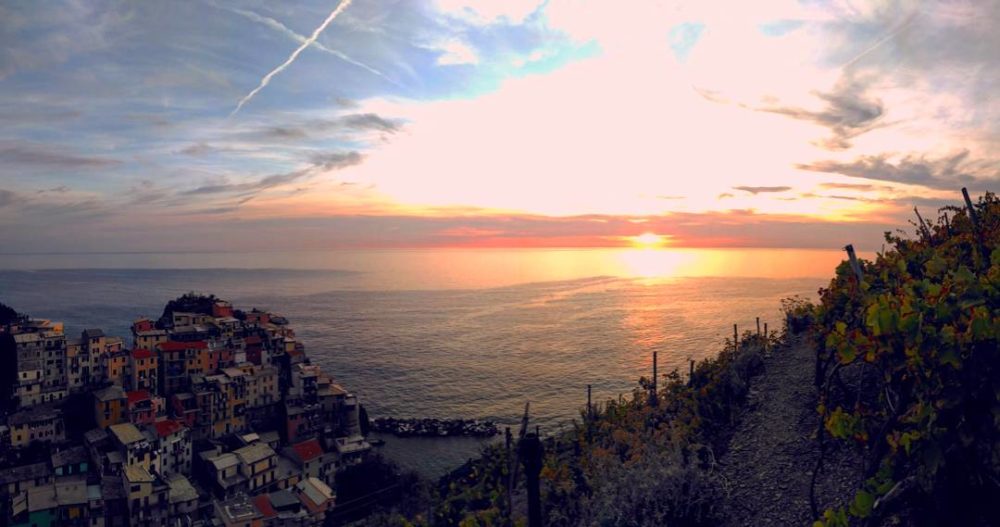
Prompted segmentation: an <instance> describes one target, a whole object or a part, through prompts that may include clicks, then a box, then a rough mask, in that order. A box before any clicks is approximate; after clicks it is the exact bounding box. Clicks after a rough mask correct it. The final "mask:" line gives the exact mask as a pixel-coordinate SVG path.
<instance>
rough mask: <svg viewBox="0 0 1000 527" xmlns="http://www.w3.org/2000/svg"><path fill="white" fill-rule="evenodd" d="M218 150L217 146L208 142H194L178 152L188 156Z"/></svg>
mask: <svg viewBox="0 0 1000 527" xmlns="http://www.w3.org/2000/svg"><path fill="white" fill-rule="evenodd" d="M218 151H219V149H218V148H216V147H214V146H212V145H210V144H208V143H195V144H193V145H191V146H188V147H186V148H184V149H182V150H181V151H180V153H181V154H186V155H189V156H204V155H208V154H211V153H214V152H218Z"/></svg>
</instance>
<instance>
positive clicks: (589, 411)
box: [587, 384, 594, 426]
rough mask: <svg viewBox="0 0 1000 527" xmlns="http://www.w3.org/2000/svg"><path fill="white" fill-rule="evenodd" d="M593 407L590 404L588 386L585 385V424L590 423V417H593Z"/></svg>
mask: <svg viewBox="0 0 1000 527" xmlns="http://www.w3.org/2000/svg"><path fill="white" fill-rule="evenodd" d="M593 408H594V407H593V406H591V404H590V385H589V384H588V385H587V422H588V423H589V422H590V419H591V417H593V415H594V414H593ZM588 426H589V425H588Z"/></svg>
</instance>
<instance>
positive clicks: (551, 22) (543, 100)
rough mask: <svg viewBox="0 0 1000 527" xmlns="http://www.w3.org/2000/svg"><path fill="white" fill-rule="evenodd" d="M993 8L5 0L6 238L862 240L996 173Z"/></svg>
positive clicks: (573, 243) (9, 242)
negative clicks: (13, 0)
mask: <svg viewBox="0 0 1000 527" xmlns="http://www.w3.org/2000/svg"><path fill="white" fill-rule="evenodd" d="M325 22H326V23H327V24H325V25H324V23H325ZM998 23H1000V2H997V1H990V0H976V1H969V2H960V1H956V2H933V3H931V2H926V3H924V2H906V1H900V2H891V1H890V2H860V1H858V2H846V1H845V2H794V1H753V2H744V1H738V2H737V1H733V2H728V1H727V2H715V1H706V0H696V1H691V2H640V1H635V2H632V1H629V2H623V1H596V2H570V1H563V0H549V1H543V2H539V1H531V0H506V1H496V2H490V1H474V0H440V1H437V2H417V1H415V0H414V1H410V0H399V1H381V0H354V1H353V2H347V3H345V4H343V5H341V4H340V3H339V2H337V1H332V0H331V1H308V2H273V1H267V2H266V1H251V2H231V1H224V0H211V1H177V2H173V1H171V2H125V1H122V2H98V1H89V0H88V1H84V0H79V1H75V2H63V3H56V2H44V3H43V2H16V3H4V4H3V5H0V123H2V125H0V242H2V243H3V247H2V248H0V252H7V253H18V252H49V251H51V252H63V251H65V252H72V251H157V250H165V251H208V250H259V249H261V248H268V249H274V250H283V249H315V248H336V247H426V246H435V247H436V246H488V247H591V246H618V245H623V244H625V245H628V244H629V243H631V242H630V241H629V240H630V237H633V236H638V235H641V234H643V233H647V232H648V233H656V234H658V235H662V236H663V238H662V239H663V240H664V241H665V242H666V243H667V244H670V245H674V246H679V247H825V248H838V247H840V246H842V245H843V244H845V243H855V244H856V245H858V246H859V247H861V248H875V247H877V245H878V244H879V243H880V241H881V233H882V232H883V231H885V230H890V229H894V228H898V227H908V225H907V221H908V220H909V219H910V218H912V217H913V207H914V206H918V207H920V210H921V212H922V213H923V214H924V216H925V217H936V212H935V211H936V209H937V208H938V207H940V206H942V205H945V204H958V203H959V200H960V199H961V196H960V193H959V189H960V188H961V187H963V186H966V187H968V188H969V190H970V191H972V192H973V193H974V194H975V193H980V192H982V191H985V190H998V188H997V183H998V181H1000V148H998V146H1000V100H998V99H997V97H996V96H995V95H996V93H998V92H1000V51H998V50H1000V31H998V30H997V29H996V28H997V25H998ZM314 33H316V34H317V37H316V40H315V42H311V43H310V41H309V39H310V37H311V36H312V35H313V34H314ZM304 44H305V45H306V47H305V48H304V49H303V50H302V51H301V52H300V53H298V54H295V53H294V52H295V51H296V48H298V47H299V46H301V45H304ZM289 59H291V60H289ZM283 63H284V65H285V67H283V68H279V65H282V64H283ZM276 68H278V70H276ZM271 72H274V73H273V75H269V73H271Z"/></svg>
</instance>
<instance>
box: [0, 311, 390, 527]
mask: <svg viewBox="0 0 1000 527" xmlns="http://www.w3.org/2000/svg"><path fill="white" fill-rule="evenodd" d="M131 333H132V335H131V342H126V340H125V339H124V338H122V337H118V336H110V335H106V334H105V333H104V332H103V331H102V330H100V329H86V330H84V331H83V332H82V333H81V334H80V335H79V337H76V338H74V337H71V336H68V335H66V334H65V332H64V327H63V324H62V323H59V322H53V321H49V320H43V319H32V318H28V317H24V316H22V317H19V318H18V319H17V320H15V321H13V322H12V323H8V324H6V325H5V326H0V377H2V380H0V390H2V391H0V405H2V406H0V411H2V415H3V418H2V420H0V453H2V456H0V466H3V467H4V470H3V471H0V498H2V501H0V516H2V518H0V523H3V524H5V525H10V526H26V527H27V526H33V527H41V526H50V525H71V526H72V525H79V526H90V527H123V526H129V525H131V526H136V525H164V526H165V525H178V526H194V525H206V526H208V525H222V526H226V527H232V526H246V527H251V526H253V527H256V526H278V525H280V526H292V525H294V526H306V525H323V524H324V520H325V519H327V516H328V515H329V514H330V513H331V511H332V510H333V509H334V507H335V504H336V494H335V478H336V475H337V474H338V472H340V471H343V470H344V469H346V468H348V467H351V466H352V465H356V464H358V463H360V462H362V461H363V460H364V459H365V458H366V456H368V454H369V452H370V451H371V448H372V447H371V445H370V444H369V443H368V442H367V441H366V439H365V435H364V433H365V432H366V430H363V428H364V425H363V423H362V418H361V408H360V403H359V401H358V399H357V397H356V396H354V395H352V394H351V393H349V392H348V391H346V390H345V389H344V388H343V387H341V386H340V385H338V384H337V383H335V382H334V381H333V379H332V378H331V377H330V375H328V374H327V373H325V372H323V371H322V370H321V369H320V368H319V367H318V366H316V365H314V364H311V363H310V361H309V358H308V356H307V354H306V351H305V346H304V345H303V344H302V342H300V341H299V340H297V339H296V337H295V332H294V331H293V329H292V328H291V327H290V325H289V323H288V320H286V319H284V318H283V317H281V316H278V315H276V314H274V313H269V312H267V311H261V310H257V309H253V310H250V311H246V312H244V311H239V310H236V309H234V308H233V306H232V305H231V304H230V303H229V302H226V301H224V300H220V299H216V298H215V297H214V296H211V297H205V296H200V295H195V294H193V293H192V294H188V295H185V296H183V297H181V298H178V299H177V300H175V301H172V302H171V303H169V304H168V305H167V308H166V309H165V310H164V314H163V316H162V317H160V318H159V319H157V320H153V319H151V318H139V319H137V320H135V322H134V323H133V324H132V331H131Z"/></svg>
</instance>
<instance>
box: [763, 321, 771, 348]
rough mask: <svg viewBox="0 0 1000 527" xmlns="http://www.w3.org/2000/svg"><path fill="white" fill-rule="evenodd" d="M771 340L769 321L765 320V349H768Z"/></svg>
mask: <svg viewBox="0 0 1000 527" xmlns="http://www.w3.org/2000/svg"><path fill="white" fill-rule="evenodd" d="M770 342H771V335H770V334H769V333H768V332H767V322H764V351H767V345H768V343H770Z"/></svg>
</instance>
